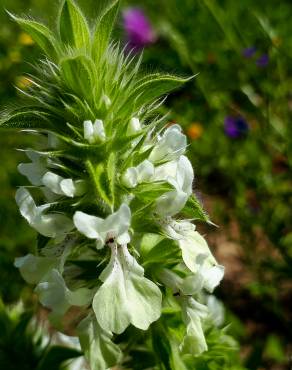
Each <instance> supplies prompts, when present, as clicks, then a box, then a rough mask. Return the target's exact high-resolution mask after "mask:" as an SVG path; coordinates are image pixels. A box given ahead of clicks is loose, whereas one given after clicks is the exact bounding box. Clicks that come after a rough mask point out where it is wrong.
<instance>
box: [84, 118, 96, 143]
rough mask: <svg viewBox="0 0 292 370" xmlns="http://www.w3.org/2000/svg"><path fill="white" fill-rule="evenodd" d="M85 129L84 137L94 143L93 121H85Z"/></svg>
mask: <svg viewBox="0 0 292 370" xmlns="http://www.w3.org/2000/svg"><path fill="white" fill-rule="evenodd" d="M83 129H84V139H85V140H87V141H88V142H89V143H90V144H93V143H94V134H93V124H92V122H91V121H84V122H83Z"/></svg>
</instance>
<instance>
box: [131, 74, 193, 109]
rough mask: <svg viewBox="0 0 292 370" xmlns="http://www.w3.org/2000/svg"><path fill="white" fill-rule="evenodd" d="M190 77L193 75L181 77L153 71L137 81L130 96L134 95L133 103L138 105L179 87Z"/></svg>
mask: <svg viewBox="0 0 292 370" xmlns="http://www.w3.org/2000/svg"><path fill="white" fill-rule="evenodd" d="M192 78H193V77H189V78H182V77H177V76H172V75H161V74H159V73H154V74H152V75H148V76H145V77H143V78H142V79H140V80H138V81H137V83H136V88H135V89H134V91H133V92H132V94H131V98H134V97H136V99H135V104H136V106H138V107H139V106H141V105H145V104H148V103H150V102H152V101H154V100H155V99H156V98H158V97H160V96H161V95H164V94H166V93H168V92H169V91H172V90H174V89H177V88H179V87H180V86H182V85H183V84H184V83H186V82H188V81H190V80H191V79H192Z"/></svg>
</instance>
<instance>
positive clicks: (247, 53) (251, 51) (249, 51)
mask: <svg viewBox="0 0 292 370" xmlns="http://www.w3.org/2000/svg"><path fill="white" fill-rule="evenodd" d="M256 51H257V48H256V47H255V46H250V47H248V48H245V49H243V50H242V55H243V56H244V57H245V58H247V59H249V58H252V57H253V56H254V54H255V53H256Z"/></svg>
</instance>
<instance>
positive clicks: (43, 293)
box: [35, 269, 92, 322]
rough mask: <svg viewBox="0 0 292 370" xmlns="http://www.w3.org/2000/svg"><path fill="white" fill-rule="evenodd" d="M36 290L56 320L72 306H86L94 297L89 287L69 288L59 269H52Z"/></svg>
mask: <svg viewBox="0 0 292 370" xmlns="http://www.w3.org/2000/svg"><path fill="white" fill-rule="evenodd" d="M35 291H36V293H37V294H38V296H39V300H40V302H41V304H42V305H43V306H45V307H47V308H49V309H51V310H52V312H51V314H50V317H51V319H52V320H53V321H55V322H56V320H57V321H58V320H59V319H60V318H61V317H62V316H63V315H64V314H65V313H66V312H67V311H68V309H69V308H70V306H84V305H87V304H89V302H90V301H91V299H92V293H91V291H90V290H89V289H86V288H79V289H77V290H75V291H71V290H69V289H68V288H67V286H66V283H65V281H64V278H63V276H62V275H61V273H60V272H59V271H58V270H57V269H51V270H50V271H49V272H48V273H47V274H46V275H45V276H44V277H43V279H42V280H41V282H40V283H39V284H38V285H37V287H36V288H35Z"/></svg>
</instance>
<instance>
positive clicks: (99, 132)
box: [93, 119, 106, 141]
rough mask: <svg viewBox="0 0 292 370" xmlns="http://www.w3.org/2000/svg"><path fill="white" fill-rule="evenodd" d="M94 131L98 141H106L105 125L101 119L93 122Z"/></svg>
mask: <svg viewBox="0 0 292 370" xmlns="http://www.w3.org/2000/svg"><path fill="white" fill-rule="evenodd" d="M93 131H94V137H95V140H96V141H98V140H101V141H104V140H105V139H106V136H105V130H104V125H103V122H102V120H100V119H96V120H95V122H94V124H93Z"/></svg>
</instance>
